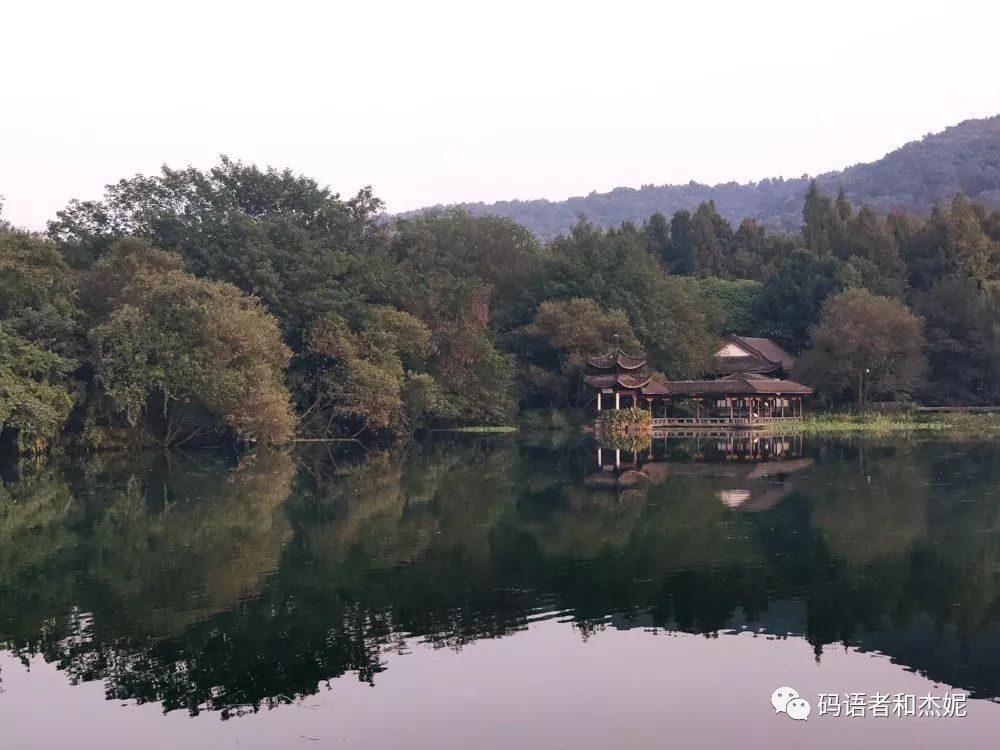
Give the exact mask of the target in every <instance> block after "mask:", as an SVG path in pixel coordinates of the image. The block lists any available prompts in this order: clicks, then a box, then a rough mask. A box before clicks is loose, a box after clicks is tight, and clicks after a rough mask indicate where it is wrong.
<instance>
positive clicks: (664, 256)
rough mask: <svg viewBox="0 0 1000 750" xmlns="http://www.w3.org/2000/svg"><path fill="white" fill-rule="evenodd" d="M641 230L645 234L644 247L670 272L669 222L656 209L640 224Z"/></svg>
mask: <svg viewBox="0 0 1000 750" xmlns="http://www.w3.org/2000/svg"><path fill="white" fill-rule="evenodd" d="M642 231H643V233H644V234H645V235H646V248H647V249H648V251H649V253H650V255H652V256H654V257H656V258H659V259H660V262H662V263H663V268H664V270H665V271H667V272H668V273H670V272H671V264H672V259H671V257H670V249H671V248H670V222H668V221H667V217H666V216H664V215H663V213H662V212H660V211H657V212H656V213H655V214H653V215H652V216H650V217H649V220H648V221H646V222H645V223H644V224H643V225H642Z"/></svg>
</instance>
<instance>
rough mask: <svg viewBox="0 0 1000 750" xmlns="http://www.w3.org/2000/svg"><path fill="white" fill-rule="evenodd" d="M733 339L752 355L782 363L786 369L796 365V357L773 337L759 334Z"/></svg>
mask: <svg viewBox="0 0 1000 750" xmlns="http://www.w3.org/2000/svg"><path fill="white" fill-rule="evenodd" d="M733 341H734V342H735V343H736V344H737V345H738V346H740V347H741V348H743V349H745V350H747V351H749V353H750V354H752V355H759V356H760V357H762V358H763V359H765V360H767V361H769V362H775V363H777V364H780V365H782V366H783V367H784V368H785V369H786V370H790V369H792V368H793V367H794V366H795V357H793V356H792V355H791V354H789V353H788V352H786V351H785V350H784V349H783V348H782V347H781V346H779V345H778V344H777V343H776V342H775V341H774V340H773V339H766V338H761V337H758V336H733Z"/></svg>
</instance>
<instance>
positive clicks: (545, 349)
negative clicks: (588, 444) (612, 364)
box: [521, 298, 643, 406]
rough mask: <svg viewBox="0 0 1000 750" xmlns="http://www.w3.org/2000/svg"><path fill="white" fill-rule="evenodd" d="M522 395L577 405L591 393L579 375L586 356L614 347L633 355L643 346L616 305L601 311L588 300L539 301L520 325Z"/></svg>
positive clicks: (589, 396)
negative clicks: (527, 321) (528, 319)
mask: <svg viewBox="0 0 1000 750" xmlns="http://www.w3.org/2000/svg"><path fill="white" fill-rule="evenodd" d="M521 334H522V336H523V339H524V341H523V348H522V351H521V355H522V360H523V361H524V362H525V364H526V366H525V370H524V373H523V377H524V379H525V381H526V385H527V393H526V394H525V397H526V398H528V399H531V398H532V397H533V396H539V397H541V398H540V399H539V403H540V405H544V404H545V403H552V402H553V401H554V402H556V403H560V404H566V405H575V406H579V405H580V404H582V403H584V402H585V401H587V400H589V399H590V398H591V397H592V394H590V393H589V392H588V391H587V389H586V387H585V386H584V385H583V382H582V380H581V378H580V375H581V372H582V368H583V365H584V361H585V360H586V358H587V356H588V355H591V354H595V353H602V354H603V353H604V352H606V351H608V350H609V349H611V348H612V347H618V348H621V349H623V350H624V351H627V352H629V353H631V354H633V355H634V356H641V355H642V354H643V349H642V345H641V344H640V343H639V341H638V340H637V339H636V337H635V335H634V334H633V333H632V329H631V328H630V327H629V321H628V316H626V315H625V313H624V312H622V311H621V310H604V309H602V308H601V306H600V305H598V304H597V303H596V302H594V300H592V299H580V298H576V299H570V300H565V301H561V302H554V301H550V302H543V303H542V304H541V306H540V307H539V308H538V313H537V314H536V315H535V319H534V321H532V322H531V323H530V324H529V325H527V326H525V327H524V328H523V329H522V330H521Z"/></svg>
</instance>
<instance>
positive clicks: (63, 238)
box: [49, 157, 381, 331]
mask: <svg viewBox="0 0 1000 750" xmlns="http://www.w3.org/2000/svg"><path fill="white" fill-rule="evenodd" d="M380 210H381V203H380V202H379V201H378V200H377V199H376V198H374V196H372V194H371V191H370V190H367V189H365V190H362V191H360V192H359V193H358V194H357V195H356V196H354V197H353V198H351V199H349V200H346V201H345V200H341V198H340V197H339V196H338V195H335V194H333V193H331V192H330V191H329V190H327V189H325V188H321V187H319V186H318V185H317V184H316V182H315V181H313V180H310V179H308V178H306V177H301V176H298V175H295V174H293V173H292V172H291V171H290V170H284V171H278V170H275V169H268V170H261V169H259V168H257V167H255V166H252V165H245V164H243V163H241V162H238V161H237V162H234V161H231V160H229V159H227V158H226V157H223V158H222V161H221V163H220V164H219V165H218V166H216V167H214V168H212V169H210V170H208V171H207V172H202V171H200V170H197V169H194V168H193V167H189V168H188V169H183V170H173V169H169V168H167V167H164V168H163V169H162V170H161V173H160V174H159V175H154V176H150V177H146V176H143V175H139V176H136V177H133V178H132V179H129V180H122V181H120V182H118V183H115V184H113V185H109V186H108V187H107V192H106V194H105V197H104V199H103V200H100V201H77V200H74V201H72V202H71V203H70V204H69V206H67V208H66V209H64V210H63V211H60V212H59V213H58V214H57V218H56V220H55V221H53V222H51V223H50V225H49V234H50V235H51V236H52V237H53V238H54V239H56V240H57V241H58V242H59V244H60V246H61V247H62V248H63V251H64V252H65V253H66V255H67V257H69V258H70V259H71V260H72V261H73V262H74V263H75V264H77V265H79V266H82V267H87V266H89V265H91V264H92V263H93V262H95V261H96V260H97V259H99V258H101V257H103V256H104V255H106V254H107V253H109V252H110V251H111V249H112V248H113V246H114V243H115V242H116V241H117V240H118V239H120V238H122V237H125V236H138V237H143V238H145V239H147V240H149V241H150V243H151V244H152V245H154V246H156V247H159V248H162V249H164V250H169V251H173V252H176V253H178V254H179V255H180V256H181V257H182V258H183V259H184V263H185V266H186V267H187V269H188V270H189V271H191V272H192V273H194V274H195V275H196V276H198V277H201V278H207V279H211V280H215V281H226V282H229V283H231V284H233V285H235V286H236V287H238V288H239V289H241V290H242V291H244V292H245V293H247V294H253V295H255V296H257V297H259V298H260V299H261V300H262V301H263V302H264V304H265V305H266V306H267V308H268V310H269V311H270V312H271V314H272V315H275V316H276V317H277V318H278V319H279V320H281V321H282V323H284V325H285V326H286V328H287V329H288V330H290V331H293V330H296V329H298V328H300V327H301V326H303V325H305V324H307V323H308V322H309V321H311V320H313V319H315V318H316V317H317V316H319V315H322V314H324V313H325V312H328V311H342V310H344V309H345V308H346V307H349V306H350V305H351V304H352V303H354V302H355V301H356V297H355V296H354V295H355V294H356V290H357V283H354V284H343V283H339V282H341V281H343V280H345V279H347V278H356V277H359V276H361V275H362V274H363V273H364V272H365V269H364V255H365V251H366V249H367V248H368V247H369V246H370V244H371V242H372V241H373V240H372V238H373V237H374V236H377V235H378V234H379V233H380V230H379V228H378V226H377V224H376V216H377V214H378V212H379V211H380Z"/></svg>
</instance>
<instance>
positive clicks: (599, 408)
mask: <svg viewBox="0 0 1000 750" xmlns="http://www.w3.org/2000/svg"><path fill="white" fill-rule="evenodd" d="M597 413H598V414H600V413H601V392H600V391H598V392H597Z"/></svg>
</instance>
